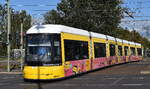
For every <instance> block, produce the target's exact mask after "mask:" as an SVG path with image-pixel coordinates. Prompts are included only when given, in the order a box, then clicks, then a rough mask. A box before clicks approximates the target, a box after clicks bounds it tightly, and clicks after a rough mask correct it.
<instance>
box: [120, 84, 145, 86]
mask: <svg viewBox="0 0 150 89" xmlns="http://www.w3.org/2000/svg"><path fill="white" fill-rule="evenodd" d="M122 85H123V86H143V85H144V84H122Z"/></svg>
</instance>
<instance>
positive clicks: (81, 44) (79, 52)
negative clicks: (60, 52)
mask: <svg viewBox="0 0 150 89" xmlns="http://www.w3.org/2000/svg"><path fill="white" fill-rule="evenodd" d="M64 43H65V60H66V61H71V60H81V59H88V58H89V54H88V42H85V41H75V40H64Z"/></svg>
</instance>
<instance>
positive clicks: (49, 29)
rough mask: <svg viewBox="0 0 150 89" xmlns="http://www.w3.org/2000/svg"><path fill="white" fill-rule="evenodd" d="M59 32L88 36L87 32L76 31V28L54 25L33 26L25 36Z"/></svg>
mask: <svg viewBox="0 0 150 89" xmlns="http://www.w3.org/2000/svg"><path fill="white" fill-rule="evenodd" d="M61 32H66V33H71V34H78V35H84V36H89V32H88V31H85V30H82V29H78V28H73V27H68V26H64V25H55V24H47V25H35V26H33V27H31V28H30V29H29V30H28V31H27V34H38V33H58V34H59V33H61Z"/></svg>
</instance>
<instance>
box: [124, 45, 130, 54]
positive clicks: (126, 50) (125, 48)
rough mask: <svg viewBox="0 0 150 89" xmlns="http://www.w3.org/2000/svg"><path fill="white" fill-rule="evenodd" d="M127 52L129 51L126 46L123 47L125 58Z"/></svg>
mask: <svg viewBox="0 0 150 89" xmlns="http://www.w3.org/2000/svg"><path fill="white" fill-rule="evenodd" d="M128 50H129V49H128V46H125V47H124V52H125V56H128Z"/></svg>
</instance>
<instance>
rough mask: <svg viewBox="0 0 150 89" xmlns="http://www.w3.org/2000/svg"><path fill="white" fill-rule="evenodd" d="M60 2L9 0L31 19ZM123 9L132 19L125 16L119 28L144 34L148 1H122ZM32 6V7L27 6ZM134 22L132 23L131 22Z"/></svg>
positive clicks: (148, 15)
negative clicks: (126, 10)
mask: <svg viewBox="0 0 150 89" xmlns="http://www.w3.org/2000/svg"><path fill="white" fill-rule="evenodd" d="M60 1H61V0H10V4H11V7H12V8H14V9H15V10H17V11H20V10H26V11H27V12H28V13H29V14H30V15H32V17H33V18H34V17H35V18H36V17H41V16H42V14H44V13H46V12H47V11H49V10H52V9H56V6H57V3H59V2H60ZM123 2H124V4H122V6H123V7H126V8H128V9H129V12H132V15H133V16H134V18H130V17H128V15H127V14H125V16H127V17H125V18H124V19H122V23H121V24H120V26H122V27H124V28H128V29H129V30H133V29H134V30H137V31H139V32H140V33H141V34H144V33H143V32H145V31H143V30H142V28H143V27H144V26H149V24H150V21H145V20H150V0H123ZM0 3H2V4H4V3H5V0H0ZM29 5H33V6H29ZM133 20H134V21H133Z"/></svg>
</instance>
